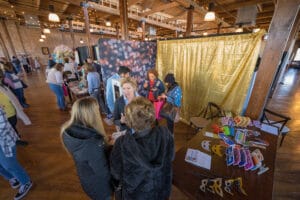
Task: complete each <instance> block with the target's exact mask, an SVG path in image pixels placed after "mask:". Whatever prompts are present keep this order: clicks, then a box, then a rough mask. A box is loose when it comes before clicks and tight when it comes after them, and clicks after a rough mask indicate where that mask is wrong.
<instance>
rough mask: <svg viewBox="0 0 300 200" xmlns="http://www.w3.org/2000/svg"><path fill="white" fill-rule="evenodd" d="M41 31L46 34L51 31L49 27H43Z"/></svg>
mask: <svg viewBox="0 0 300 200" xmlns="http://www.w3.org/2000/svg"><path fill="white" fill-rule="evenodd" d="M43 33H45V34H46V33H51V31H50V29H49V28H44V29H43Z"/></svg>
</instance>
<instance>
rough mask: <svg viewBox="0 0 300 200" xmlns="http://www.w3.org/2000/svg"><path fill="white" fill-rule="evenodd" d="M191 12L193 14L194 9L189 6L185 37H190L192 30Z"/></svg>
mask: <svg viewBox="0 0 300 200" xmlns="http://www.w3.org/2000/svg"><path fill="white" fill-rule="evenodd" d="M193 12H194V7H193V6H190V7H189V10H188V13H187V24H186V32H185V36H190V35H191V32H192V30H193Z"/></svg>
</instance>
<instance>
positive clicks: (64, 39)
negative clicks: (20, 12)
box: [61, 30, 66, 44]
mask: <svg viewBox="0 0 300 200" xmlns="http://www.w3.org/2000/svg"><path fill="white" fill-rule="evenodd" d="M61 40H62V42H61V43H62V44H65V41H66V37H65V33H64V31H63V30H62V31H61Z"/></svg>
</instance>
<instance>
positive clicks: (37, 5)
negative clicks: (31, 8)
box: [36, 0, 41, 10]
mask: <svg viewBox="0 0 300 200" xmlns="http://www.w3.org/2000/svg"><path fill="white" fill-rule="evenodd" d="M40 6H41V0H36V7H37V10H39V9H40Z"/></svg>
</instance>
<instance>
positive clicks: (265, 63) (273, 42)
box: [246, 0, 300, 119]
mask: <svg viewBox="0 0 300 200" xmlns="http://www.w3.org/2000/svg"><path fill="white" fill-rule="evenodd" d="M299 6H300V0H293V1H290V0H277V5H276V6H275V12H274V16H273V19H272V23H271V25H270V29H269V35H268V40H267V44H266V47H265V49H264V52H263V55H262V59H261V63H260V66H259V70H258V73H257V77H256V81H255V84H254V87H253V91H252V94H251V97H250V101H249V104H248V107H247V110H246V115H247V116H249V117H251V118H253V119H258V118H259V117H260V114H261V112H262V110H263V108H264V106H265V105H266V102H267V99H268V94H269V91H270V87H271V85H272V82H273V80H274V77H275V75H276V72H277V70H278V64H279V63H280V60H281V57H282V55H283V51H284V49H285V48H286V44H287V41H288V40H289V38H290V36H291V35H290V34H291V30H292V29H293V26H295V18H296V16H297V13H298V11H299Z"/></svg>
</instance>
